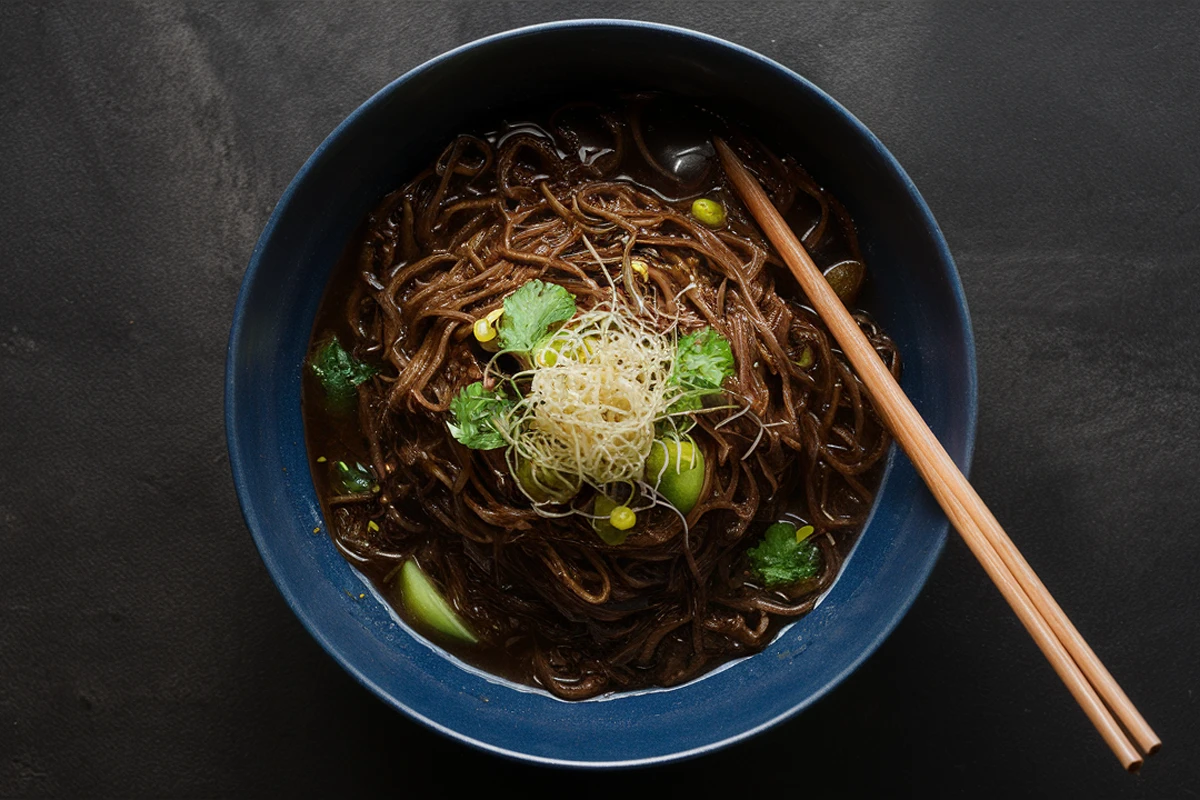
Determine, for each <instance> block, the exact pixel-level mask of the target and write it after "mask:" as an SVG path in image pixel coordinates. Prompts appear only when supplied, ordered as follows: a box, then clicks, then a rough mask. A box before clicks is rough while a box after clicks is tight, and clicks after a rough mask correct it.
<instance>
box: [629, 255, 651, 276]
mask: <svg viewBox="0 0 1200 800" xmlns="http://www.w3.org/2000/svg"><path fill="white" fill-rule="evenodd" d="M629 268H630V269H631V270H633V271H634V272H636V273H637V274H638V275H640V276H641V278H642V280H644V281H647V280H650V265H649V264H647V263H646V262H645V261H642V260H641V259H639V258H635V259H633V260H632V261H630V262H629Z"/></svg>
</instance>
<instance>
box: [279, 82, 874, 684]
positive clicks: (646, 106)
mask: <svg viewBox="0 0 1200 800" xmlns="http://www.w3.org/2000/svg"><path fill="white" fill-rule="evenodd" d="M608 102H609V103H610V104H613V103H615V104H617V105H624V106H625V107H626V108H636V111H635V112H631V113H637V114H639V115H640V129H641V133H642V143H643V144H644V146H645V149H646V150H648V151H649V152H651V153H652V154H653V155H654V156H655V158H656V160H657V162H658V165H657V166H655V165H653V164H651V163H650V162H649V161H648V160H647V159H646V158H645V157H644V156H643V152H642V148H641V147H640V146H629V147H626V148H625V151H624V156H623V158H622V159H621V161H620V165H619V169H618V170H617V171H618V173H619V176H618V179H619V180H621V181H626V182H628V183H630V184H633V185H635V186H636V187H638V188H640V189H641V190H642V191H645V192H648V193H651V194H654V195H656V196H658V197H659V198H660V199H662V200H664V201H666V202H667V203H668V204H669V205H671V206H673V207H675V208H678V209H680V210H686V209H688V208H689V207H690V205H691V202H692V200H693V199H694V198H696V197H701V196H702V197H708V198H712V199H715V200H718V201H719V202H720V203H722V205H723V206H725V207H726V208H727V209H730V210H731V212H736V211H738V210H740V209H741V206H740V203H739V202H738V201H737V199H736V198H735V197H733V196H732V195H731V194H730V193H729V191H728V189H727V188H726V186H725V184H724V183H723V181H722V180H721V178H722V176H721V174H720V171H719V169H717V168H716V167H715V166H714V163H715V159H714V155H713V150H712V145H711V136H712V135H713V134H714V133H716V134H719V135H725V136H727V135H729V132H730V131H731V126H730V125H729V124H728V123H727V122H726V120H725V118H724V117H723V116H721V115H720V114H716V113H713V112H711V111H708V110H706V109H703V108H700V107H698V106H696V105H694V104H692V103H690V102H688V101H684V100H680V99H676V98H672V97H669V96H638V97H637V98H635V99H633V100H630V99H628V98H626V99H622V100H617V101H613V100H610V101H608ZM578 108H579V111H578V113H579V119H578V120H576V121H575V124H573V126H572V129H573V130H574V131H575V133H576V134H577V137H578V140H577V141H572V142H567V143H565V144H567V145H569V146H571V149H572V150H573V151H574V155H576V157H578V158H579V159H580V160H581V161H585V162H586V161H587V160H588V159H596V158H602V157H604V156H605V155H606V148H607V144H606V142H607V141H608V137H607V132H606V131H605V130H604V129H603V126H601V125H598V124H595V120H589V119H588V116H589V112H588V110H587V109H588V106H587V105H586V104H581V105H580V106H579V107H578ZM572 113H574V112H573V111H572V109H571V108H570V107H567V110H565V111H564V110H562V109H561V108H559V109H555V110H549V111H548V110H544V109H543V110H537V109H534V110H531V111H529V112H528V113H521V114H519V115H516V114H514V115H510V116H508V117H506V118H504V119H503V120H502V121H501V122H500V123H499V124H496V125H494V126H492V127H491V129H490V130H489V132H487V133H484V134H481V138H483V139H484V140H486V141H487V142H488V143H489V144H491V145H492V146H493V147H496V146H499V145H501V144H502V143H503V142H504V141H505V140H506V139H508V138H509V137H512V136H517V135H521V134H526V133H532V134H533V135H535V136H537V137H541V138H545V139H554V135H553V134H552V133H551V132H550V128H551V127H552V125H551V120H552V114H557V115H558V116H557V117H553V119H554V120H555V121H561V120H562V118H563V117H562V115H564V114H566V115H570V114H572ZM485 130H487V129H485ZM562 144H563V143H562V142H561V141H560V146H562ZM564 149H566V148H564ZM524 166H525V167H528V168H529V169H536V165H535V164H533V163H528V164H525V165H524ZM664 167H665V169H666V170H667V171H668V172H674V173H675V174H677V175H679V176H682V178H683V180H675V179H672V178H671V177H669V176H668V175H667V174H664V170H663V168H664ZM814 186H815V184H814ZM484 188H486V187H484ZM790 205H791V207H790V208H789V209H788V211H787V213H786V218H787V220H788V223H789V224H790V225H791V226H792V228H793V230H795V231H796V232H797V234H798V235H800V236H804V235H805V234H813V233H814V231H816V232H817V233H818V235H817V236H815V237H812V238H813V239H814V241H812V242H806V244H809V245H811V246H810V252H811V254H812V255H813V257H814V260H815V261H816V262H817V264H818V265H820V266H821V267H822V268H823V269H826V268H829V267H830V266H832V265H835V264H838V263H840V262H844V261H846V260H848V259H855V258H857V257H858V249H857V244H856V242H855V241H854V238H853V237H854V232H853V227H852V223H851V222H850V220H849V217H848V216H847V215H846V213H845V212H844V210H842V208H841V207H840V206H839V205H838V204H837V203H836V201H835V200H833V198H831V197H828V196H827V195H823V194H822V195H821V196H819V197H818V196H813V194H812V193H810V192H807V191H796V192H795V197H794V200H793V201H792V202H791V204H790ZM821 226H823V229H822V228H821ZM365 230H366V228H365V223H364V226H362V227H360V228H359V230H358V231H356V233H355V234H354V236H353V237H351V239H350V241H349V242H348V244H347V247H346V250H345V252H344V254H343V256H342V258H341V259H340V261H339V263H338V264H337V266H336V268H335V269H334V271H333V273H332V276H331V279H330V282H329V284H328V286H327V288H326V291H325V294H324V296H323V298H322V301H321V306H320V309H319V311H318V313H317V316H316V320H315V322H314V325H313V331H312V346H313V347H315V346H316V344H317V343H318V342H320V341H325V340H327V339H328V338H329V336H330V335H331V334H334V335H336V336H337V337H338V338H339V339H340V340H341V341H342V342H346V343H351V342H353V341H354V340H355V333H354V331H352V330H351V327H350V324H349V323H348V320H347V315H346V311H345V310H346V307H347V304H348V303H349V302H351V300H352V298H353V297H354V293H355V291H356V287H357V286H358V284H359V282H360V281H361V280H362V279H361V277H360V276H361V267H360V250H361V248H362V246H363V236H364V232H365ZM727 230H729V231H730V232H732V233H735V234H738V235H742V236H757V235H758V234H757V232H756V230H755V229H754V228H753V226H752V225H751V224H750V222H749V220H748V218H747V217H746V215H745V214H744V212H741V213H731V214H730V217H729V222H728V228H727ZM766 269H768V270H772V271H775V272H777V273H778V274H777V276H776V290H777V291H778V293H779V294H780V295H788V296H790V297H791V299H793V300H794V301H795V302H797V303H798V304H804V303H805V300H804V298H803V297H802V296H801V295H800V294H799V292H798V290H797V289H795V288H794V283H793V280H792V279H791V277H790V276H789V275H787V273H786V272H785V271H784V270H782V269H781V268H780V267H779V266H777V265H774V264H768V265H767V267H766ZM310 350H311V348H310ZM835 352H836V351H835ZM302 411H303V417H304V424H305V435H306V441H307V446H308V454H309V460H310V467H311V470H312V476H313V482H314V485H315V487H316V491H317V495H318V497H319V498H320V500H321V504H322V510H323V512H324V515H325V520H326V523H327V524H326V529H327V530H328V532H329V534H330V536H331V538H332V540H333V542H334V544H335V545H336V546H337V547H338V549H339V551H340V552H341V553H342V554H343V555H344V556H345V557H346V558H347V560H348V561H349V562H350V563H351V564H353V566H354V567H355V568H356V569H357V570H359V571H360V572H361V573H362V574H363V575H364V576H366V577H367V578H368V579H369V580H370V581H371V582H372V584H374V585H375V586H376V587H377V588H378V590H379V591H380V592H381V594H382V595H383V596H384V597H385V598H387V599H388V602H389V603H391V604H392V605H393V607H394V608H395V609H396V610H397V611H398V612H399V613H400V614H401V615H402V616H403V617H404V618H405V619H406V620H408V621H409V622H410V623H412V624H414V626H415V627H417V628H418V629H420V630H421V631H422V632H423V633H425V634H426V635H428V636H430V638H431V639H433V640H435V641H436V642H437V643H438V644H439V645H441V646H443V647H445V648H446V649H447V650H448V651H450V652H452V653H454V654H456V655H457V656H459V657H460V658H462V659H463V660H464V661H467V662H468V663H471V664H473V665H476V666H477V667H479V668H481V669H483V670H485V671H487V672H490V673H493V674H496V675H498V676H502V677H505V678H508V679H511V680H513V681H517V682H520V683H524V684H530V685H539V684H540V683H541V681H539V680H538V678H537V676H536V674H535V673H534V671H533V670H532V669H531V667H530V649H529V648H531V647H533V646H534V643H533V640H532V638H531V639H530V641H529V642H526V643H524V644H522V643H520V642H517V643H515V644H512V643H510V644H509V645H508V646H507V647H505V646H470V645H465V644H463V643H461V642H458V641H456V640H454V639H452V638H450V637H447V636H443V635H440V634H438V633H437V632H435V631H429V630H427V629H426V628H425V627H424V626H423V625H422V624H421V623H420V622H419V621H414V620H413V619H412V618H411V616H410V615H409V614H408V613H407V611H406V610H405V608H404V604H403V603H402V602H400V600H399V598H398V593H397V590H396V587H395V583H396V581H395V579H394V577H393V576H395V575H396V574H397V571H398V568H399V566H400V564H401V563H402V557H398V555H399V554H397V553H384V552H375V553H372V552H371V549H370V548H369V547H365V546H363V543H362V542H361V541H359V540H360V539H362V537H363V536H364V535H365V534H363V533H362V524H363V517H362V514H361V512H360V510H359V509H358V508H357V507H353V506H346V505H339V506H332V505H331V504H330V499H331V498H332V497H334V496H335V495H337V494H338V493H339V491H340V489H339V488H338V487H337V482H336V476H335V473H334V465H335V464H336V462H338V461H344V462H347V463H354V462H361V463H362V464H369V463H371V452H370V446H369V442H368V439H367V437H366V436H365V435H364V432H363V429H362V427H361V425H360V421H359V418H358V414H357V413H356V411H355V410H354V409H349V410H343V411H340V412H335V413H331V411H330V410H329V409H328V408H327V404H326V402H325V398H324V396H323V393H322V389H321V386H320V384H319V383H318V381H317V380H316V378H315V377H314V376H313V374H312V373H311V372H310V371H309V370H307V369H306V370H305V371H304V379H303V391H302ZM882 469H883V459H879V461H878V463H877V464H875V465H874V466H873V467H871V468H870V469H869V470H867V471H866V472H865V473H864V474H863V475H861V476H859V480H860V481H861V483H862V484H863V485H864V486H866V487H867V488H868V489H869V490H871V491H873V490H874V489H875V488H876V487H877V486H878V482H879V479H880V477H881V474H882ZM401 513H403V514H412V515H413V518H420V517H421V516H422V509H421V508H420V506H419V504H418V502H417V499H416V498H413V499H410V500H409V501H408V503H407V505H406V506H404V508H403V509H402V511H401ZM774 518H775V519H778V518H779V514H776V515H775V516H774ZM800 518H801V519H803V520H807V518H808V515H807V514H806V513H804V511H803V509H801V514H800ZM770 521H771V520H770V519H766V520H763V523H762V524H761V525H759V526H757V527H755V528H754V529H753V536H751V537H749V538H748V540H747V546H749V545H751V544H753V543H755V542H757V541H758V538H759V536H760V535H761V531H762V528H763V527H765V524H766V523H767V522H770ZM856 534H857V530H844V531H839V532H838V535H837V536H836V537H830V538H829V541H830V542H831V543H834V542H835V547H836V552H837V553H839V554H841V555H842V556H844V555H845V554H846V553H847V552H848V550H849V548H850V546H851V545H852V543H853V540H854V536H855V535H856ZM839 560H840V559H839ZM791 621H792V619H791V618H788V617H784V616H776V615H772V616H771V619H770V630H769V632H768V634H767V636H766V641H770V640H771V639H772V638H774V637H775V635H777V633H778V631H779V629H780V628H782V627H783V626H785V625H787V624H789V623H790V622H791ZM684 635H685V634H684V633H683V632H682V631H681V632H678V633H668V634H667V635H666V636H665V637H664V641H665V642H667V643H668V644H664V645H662V647H664V648H667V649H669V648H670V647H671V646H672V645H671V644H670V643H678V641H679V640H681V639H682V637H684ZM755 651H756V650H754V649H750V650H746V651H745V652H755ZM739 654H740V653H738V652H734V653H730V654H726V655H723V656H721V657H714V658H712V659H711V660H710V661H709V662H708V663H706V664H705V665H704V667H703V669H700V670H698V671H697V672H695V673H694V674H701V673H703V672H705V671H708V670H711V669H712V668H713V667H716V666H718V665H719V664H720V663H723V662H724V661H727V660H728V659H729V658H733V657H737V656H738V655H739ZM689 677H694V675H690V676H689ZM613 688H641V687H640V686H639V685H637V684H636V683H634V684H632V685H630V686H628V687H613Z"/></svg>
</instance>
